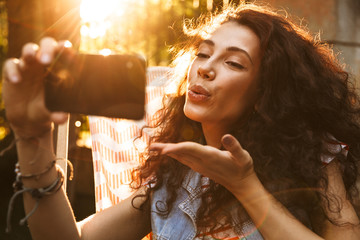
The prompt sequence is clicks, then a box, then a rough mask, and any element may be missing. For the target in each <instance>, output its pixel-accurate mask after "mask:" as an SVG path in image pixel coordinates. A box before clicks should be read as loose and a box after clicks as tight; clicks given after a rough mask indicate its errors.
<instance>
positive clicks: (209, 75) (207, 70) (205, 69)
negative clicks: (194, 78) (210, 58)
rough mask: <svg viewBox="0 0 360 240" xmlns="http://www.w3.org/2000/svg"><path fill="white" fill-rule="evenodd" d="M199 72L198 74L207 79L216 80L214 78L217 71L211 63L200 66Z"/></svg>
mask: <svg viewBox="0 0 360 240" xmlns="http://www.w3.org/2000/svg"><path fill="white" fill-rule="evenodd" d="M197 72H198V75H199V76H200V77H201V78H203V79H205V80H210V81H211V80H214V78H215V71H214V70H213V68H212V67H211V66H210V65H209V64H205V65H202V66H199V68H198V71H197Z"/></svg>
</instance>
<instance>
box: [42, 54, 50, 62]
mask: <svg viewBox="0 0 360 240" xmlns="http://www.w3.org/2000/svg"><path fill="white" fill-rule="evenodd" d="M40 61H41V63H43V64H49V63H50V62H51V58H50V55H49V54H47V53H45V54H42V55H41V58H40Z"/></svg>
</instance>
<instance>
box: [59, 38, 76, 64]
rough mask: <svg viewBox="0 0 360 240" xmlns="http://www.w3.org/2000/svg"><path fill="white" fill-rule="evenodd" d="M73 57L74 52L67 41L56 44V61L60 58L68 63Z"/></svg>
mask: <svg viewBox="0 0 360 240" xmlns="http://www.w3.org/2000/svg"><path fill="white" fill-rule="evenodd" d="M74 56H75V50H74V49H73V48H72V43H71V42H70V41H68V40H62V41H59V42H58V46H57V52H56V56H55V58H56V59H59V58H61V59H62V60H64V61H70V60H72V59H73V57H74Z"/></svg>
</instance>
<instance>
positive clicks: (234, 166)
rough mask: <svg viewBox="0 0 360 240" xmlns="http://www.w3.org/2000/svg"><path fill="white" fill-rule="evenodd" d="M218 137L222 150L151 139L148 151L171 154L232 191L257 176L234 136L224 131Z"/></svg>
mask: <svg viewBox="0 0 360 240" xmlns="http://www.w3.org/2000/svg"><path fill="white" fill-rule="evenodd" d="M221 141H222V144H223V146H224V148H225V150H219V149H217V148H214V147H211V146H204V145H201V144H198V143H194V142H181V143H153V144H151V145H150V151H157V152H159V153H160V154H164V155H167V156H170V157H172V158H174V159H176V160H178V161H179V162H181V163H183V164H185V165H187V166H189V167H190V168H191V169H193V170H194V171H197V172H199V173H201V174H202V175H204V176H206V177H209V178H210V179H212V180H214V181H215V182H217V183H219V184H221V185H223V186H224V187H226V188H227V189H228V190H229V191H230V192H232V193H235V192H238V190H240V189H241V188H243V187H245V186H246V185H247V182H248V181H249V180H251V179H253V178H254V177H255V178H256V174H255V172H254V168H253V160H252V158H251V156H250V154H249V153H248V152H247V151H246V150H244V149H243V148H242V147H241V145H240V143H239V142H238V141H237V140H236V138H234V137H233V136H231V135H229V134H226V135H224V136H223V137H222V139H221Z"/></svg>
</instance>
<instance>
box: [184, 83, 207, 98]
mask: <svg viewBox="0 0 360 240" xmlns="http://www.w3.org/2000/svg"><path fill="white" fill-rule="evenodd" d="M189 91H192V92H193V93H195V94H199V95H204V96H206V97H210V95H211V94H210V92H209V91H208V90H207V89H205V88H204V87H203V86H201V85H198V84H196V85H192V86H190V87H189Z"/></svg>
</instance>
